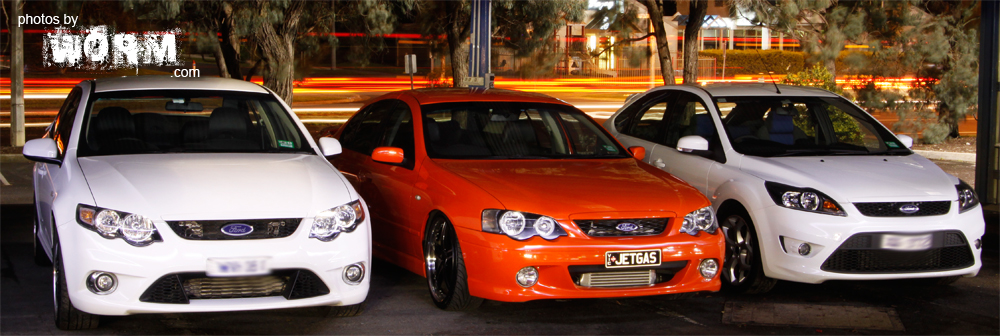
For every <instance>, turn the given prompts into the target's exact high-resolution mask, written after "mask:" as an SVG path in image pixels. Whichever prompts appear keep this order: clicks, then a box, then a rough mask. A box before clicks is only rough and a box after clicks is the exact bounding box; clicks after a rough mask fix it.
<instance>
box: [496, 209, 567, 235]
mask: <svg viewBox="0 0 1000 336" xmlns="http://www.w3.org/2000/svg"><path fill="white" fill-rule="evenodd" d="M483 231H484V232H491V233H501V234H505V235H507V236H508V237H511V238H514V239H516V240H525V239H528V238H531V237H534V236H539V237H542V238H543V239H546V240H552V239H556V238H559V236H565V235H566V231H565V230H563V228H562V227H561V226H559V223H558V222H556V220H555V219H554V218H552V217H549V216H542V215H537V214H533V213H527V212H520V211H512V210H497V209H486V210H483Z"/></svg>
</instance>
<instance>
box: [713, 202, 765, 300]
mask: <svg viewBox="0 0 1000 336" xmlns="http://www.w3.org/2000/svg"><path fill="white" fill-rule="evenodd" d="M740 210H741V211H736V212H734V213H731V214H728V215H726V216H724V217H722V216H720V217H722V218H724V219H723V220H722V223H721V224H722V232H723V234H724V235H725V236H726V260H725V262H724V263H723V266H722V286H723V288H724V289H725V290H726V291H728V292H732V293H745V294H760V293H767V292H768V291H770V290H771V289H772V288H774V285H775V284H776V283H777V282H778V281H777V280H775V279H771V278H768V277H767V276H766V275H764V264H763V262H761V255H760V247H759V245H758V244H757V233H756V232H755V230H754V227H753V221H752V220H750V215H749V214H747V212H746V211H743V210H742V209H740Z"/></svg>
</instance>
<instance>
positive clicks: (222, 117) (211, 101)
mask: <svg viewBox="0 0 1000 336" xmlns="http://www.w3.org/2000/svg"><path fill="white" fill-rule="evenodd" d="M80 134H81V136H80V146H79V153H80V155H81V156H89V155H115V154H147V153H176V152H211V153H232V152H239V153H248V152H249V153H314V152H313V150H312V148H311V147H310V146H309V144H308V143H307V142H306V139H305V138H304V137H303V135H302V132H301V131H300V130H299V128H298V127H296V124H295V122H294V121H293V120H292V118H291V117H290V116H289V115H288V113H287V112H286V111H285V109H284V108H283V107H282V105H281V103H279V102H278V101H277V100H275V99H274V98H273V97H272V96H270V95H268V94H254V93H243V92H232V91H206V90H156V91H153V90H137V91H123V92H111V93H99V94H96V95H95V98H94V99H91V103H90V106H88V112H87V115H86V117H85V119H84V121H83V127H82V133H80Z"/></svg>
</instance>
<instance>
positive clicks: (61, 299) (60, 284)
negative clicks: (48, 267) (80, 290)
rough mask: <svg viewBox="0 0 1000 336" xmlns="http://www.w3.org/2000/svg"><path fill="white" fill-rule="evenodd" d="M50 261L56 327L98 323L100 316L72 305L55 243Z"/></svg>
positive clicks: (71, 328)
mask: <svg viewBox="0 0 1000 336" xmlns="http://www.w3.org/2000/svg"><path fill="white" fill-rule="evenodd" d="M53 255H54V256H55V260H54V261H53V262H52V264H53V266H52V296H53V301H54V304H55V322H56V327H57V328H59V329H61V330H82V329H94V328H97V325H98V324H99V323H100V319H101V317H100V316H99V315H94V314H90V313H86V312H83V311H80V310H79V309H76V307H73V302H71V301H70V299H69V291H68V290H67V289H66V274H65V272H64V271H63V266H62V251H61V250H60V248H59V245H58V244H56V248H55V252H54V254H53Z"/></svg>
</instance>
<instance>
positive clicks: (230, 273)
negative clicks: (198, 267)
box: [205, 257, 271, 277]
mask: <svg viewBox="0 0 1000 336" xmlns="http://www.w3.org/2000/svg"><path fill="white" fill-rule="evenodd" d="M270 259H271V258H269V257H242V258H209V259H208V261H207V262H206V263H205V275H208V276H210V277H238V276H254V275H267V274H271V267H270V265H268V262H269V261H270Z"/></svg>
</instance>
